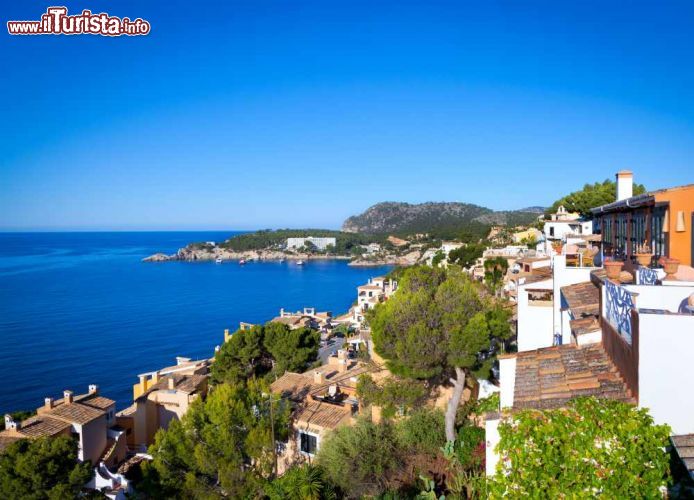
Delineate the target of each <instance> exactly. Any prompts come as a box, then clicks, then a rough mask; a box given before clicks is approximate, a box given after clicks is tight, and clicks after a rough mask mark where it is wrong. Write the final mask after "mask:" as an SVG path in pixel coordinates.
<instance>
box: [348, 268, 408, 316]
mask: <svg viewBox="0 0 694 500" xmlns="http://www.w3.org/2000/svg"><path fill="white" fill-rule="evenodd" d="M397 288H398V282H397V281H395V280H391V279H388V278H386V277H385V276H377V277H375V278H371V279H369V281H368V282H367V283H366V284H365V285H360V286H358V287H357V303H356V305H355V306H353V307H352V314H351V318H350V321H351V323H352V324H353V325H354V326H357V327H358V326H361V325H362V324H363V323H364V313H366V311H368V310H369V309H373V308H374V307H376V305H378V304H380V303H381V302H383V301H384V300H387V299H388V298H389V297H390V296H391V295H392V294H393V293H395V290H397Z"/></svg>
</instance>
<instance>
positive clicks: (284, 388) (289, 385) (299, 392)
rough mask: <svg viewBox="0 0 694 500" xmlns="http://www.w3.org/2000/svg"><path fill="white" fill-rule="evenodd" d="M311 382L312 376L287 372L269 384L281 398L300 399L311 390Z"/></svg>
mask: <svg viewBox="0 0 694 500" xmlns="http://www.w3.org/2000/svg"><path fill="white" fill-rule="evenodd" d="M312 382H313V377H312V376H309V375H303V374H301V373H293V372H287V373H285V374H284V375H282V376H281V377H280V378H278V379H277V380H275V381H274V382H273V383H272V384H270V390H271V391H272V392H274V393H279V394H281V396H282V397H283V398H289V399H291V400H293V401H301V400H302V399H304V398H305V397H306V396H307V395H308V394H309V393H310V392H311V388H312V386H313V384H312Z"/></svg>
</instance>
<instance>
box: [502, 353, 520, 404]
mask: <svg viewBox="0 0 694 500" xmlns="http://www.w3.org/2000/svg"><path fill="white" fill-rule="evenodd" d="M499 386H500V389H501V390H500V394H499V405H500V406H501V408H502V409H503V408H511V407H512V406H513V393H514V391H515V390H516V357H515V356H511V357H508V358H506V357H500V358H499Z"/></svg>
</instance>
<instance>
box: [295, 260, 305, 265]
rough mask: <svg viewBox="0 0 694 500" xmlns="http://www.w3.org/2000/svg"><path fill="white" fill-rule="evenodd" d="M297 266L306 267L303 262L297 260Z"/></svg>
mask: <svg viewBox="0 0 694 500" xmlns="http://www.w3.org/2000/svg"><path fill="white" fill-rule="evenodd" d="M296 265H297V266H303V265H304V261H303V260H297V261H296Z"/></svg>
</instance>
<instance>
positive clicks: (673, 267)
mask: <svg viewBox="0 0 694 500" xmlns="http://www.w3.org/2000/svg"><path fill="white" fill-rule="evenodd" d="M679 267H680V261H679V260H677V259H669V258H666V259H663V271H665V274H667V276H666V277H665V279H666V280H668V279H670V280H672V279H675V276H674V275H675V274H677V269H679Z"/></svg>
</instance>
